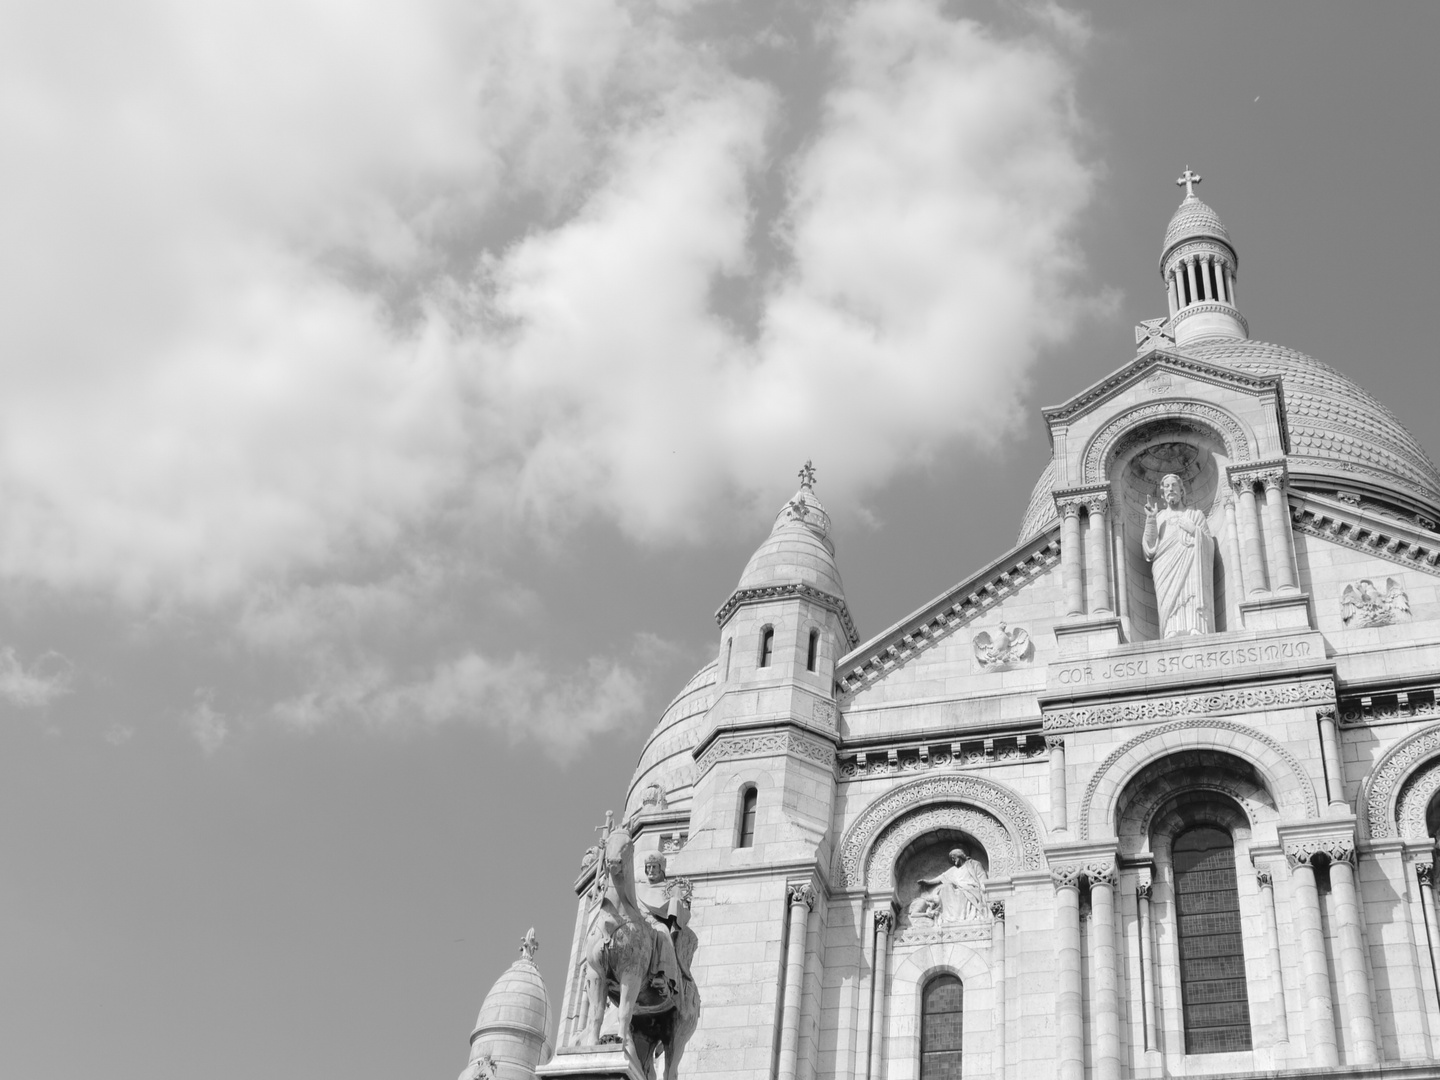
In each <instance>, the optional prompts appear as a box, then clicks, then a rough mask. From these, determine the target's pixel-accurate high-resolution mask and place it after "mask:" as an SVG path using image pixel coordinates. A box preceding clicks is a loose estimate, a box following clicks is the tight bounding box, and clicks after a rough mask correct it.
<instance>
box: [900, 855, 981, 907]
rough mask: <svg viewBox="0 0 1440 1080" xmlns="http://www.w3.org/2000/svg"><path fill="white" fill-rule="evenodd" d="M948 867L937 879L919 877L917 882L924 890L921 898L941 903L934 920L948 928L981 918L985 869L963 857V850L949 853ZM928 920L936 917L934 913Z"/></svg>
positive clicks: (966, 856) (970, 859) (967, 857)
mask: <svg viewBox="0 0 1440 1080" xmlns="http://www.w3.org/2000/svg"><path fill="white" fill-rule="evenodd" d="M950 864H951V865H950V867H949V868H948V869H947V870H945V872H944V873H942V874H940V875H939V876H938V877H933V878H922V879H921V880H920V881H919V882H918V883H917V884H919V886H920V888H921V889H922V890H926V892H924V893H923V895H924V896H934V897H935V898H936V899H937V900H939V901H940V913H939V916H938V919H937V921H938V922H940V923H941V924H944V925H949V924H951V923H962V922H973V921H974V920H976V919H982V918H984V917H985V871H984V869H983V868H982V867H981V866H980V864H979V863H977V862H975V860H974V859H972V858H970V856H968V855H966V854H965V850H964V849H963V848H955V849H953V850H952V851H951V852H950ZM912 906H913V905H912ZM930 917H931V918H932V919H936V918H937V917H936V916H935V915H934V914H931V916H930Z"/></svg>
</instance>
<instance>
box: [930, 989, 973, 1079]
mask: <svg viewBox="0 0 1440 1080" xmlns="http://www.w3.org/2000/svg"><path fill="white" fill-rule="evenodd" d="M963 999H964V990H963V988H962V987H961V985H960V980H959V979H957V978H956V977H955V976H954V975H937V976H936V977H935V978H933V979H931V980H930V981H929V982H928V983H926V984H925V991H924V993H923V994H922V996H921V1004H920V1080H960V1043H961V1035H962V1034H963V1032H964V1027H963V1023H962V1020H963V1016H962V1013H961V1003H962V1001H963Z"/></svg>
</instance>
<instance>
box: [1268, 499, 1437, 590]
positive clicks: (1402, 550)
mask: <svg viewBox="0 0 1440 1080" xmlns="http://www.w3.org/2000/svg"><path fill="white" fill-rule="evenodd" d="M1356 516H1357V518H1359V515H1356ZM1291 520H1292V521H1293V522H1294V525H1295V528H1296V529H1298V530H1299V531H1300V532H1303V533H1307V534H1308V535H1310V536H1319V537H1322V538H1323V539H1325V540H1327V541H1329V542H1330V543H1335V544H1341V545H1343V546H1345V547H1348V548H1353V549H1354V550H1356V551H1364V552H1366V553H1367V554H1375V555H1381V556H1383V557H1385V558H1387V559H1389V560H1390V561H1391V562H1394V563H1398V564H1399V565H1401V566H1404V567H1407V568H1410V569H1415V570H1423V571H1424V572H1425V573H1427V574H1440V547H1437V545H1436V544H1435V541H1434V539H1433V538H1431V537H1422V536H1421V535H1419V534H1416V535H1413V536H1393V535H1392V536H1391V537H1390V539H1391V541H1392V542H1393V543H1394V544H1395V547H1394V548H1393V549H1392V548H1391V545H1390V544H1384V545H1381V546H1378V547H1377V546H1375V545H1373V544H1372V543H1370V542H1369V541H1370V539H1372V538H1373V537H1374V536H1375V532H1374V531H1373V530H1372V529H1371V527H1370V525H1369V524H1368V522H1366V521H1365V519H1363V518H1362V519H1360V520H1357V521H1348V520H1344V519H1343V518H1341V517H1340V516H1339V514H1338V513H1337V512H1332V511H1330V510H1329V509H1328V508H1322V507H1320V506H1318V505H1316V504H1306V505H1302V506H1300V507H1297V508H1296V509H1295V511H1294V513H1293V514H1292V515H1291ZM1377 527H1378V523H1377ZM1386 531H1387V530H1384V529H1382V535H1384V534H1385V533H1386ZM1397 531H1398V530H1397Z"/></svg>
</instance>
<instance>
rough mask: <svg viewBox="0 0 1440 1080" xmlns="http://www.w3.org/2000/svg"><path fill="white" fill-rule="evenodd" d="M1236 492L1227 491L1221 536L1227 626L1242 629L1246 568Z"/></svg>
mask: <svg viewBox="0 0 1440 1080" xmlns="http://www.w3.org/2000/svg"><path fill="white" fill-rule="evenodd" d="M1235 515H1236V507H1235V494H1234V493H1233V492H1226V493H1225V521H1224V525H1223V530H1224V531H1223V533H1222V535H1221V537H1220V551H1221V557H1222V558H1223V559H1224V561H1225V628H1226V629H1227V630H1238V629H1240V601H1241V600H1243V599H1245V577H1244V573H1245V571H1244V569H1243V568H1242V566H1241V561H1240V528H1239V526H1238V525H1237V524H1236V523H1235Z"/></svg>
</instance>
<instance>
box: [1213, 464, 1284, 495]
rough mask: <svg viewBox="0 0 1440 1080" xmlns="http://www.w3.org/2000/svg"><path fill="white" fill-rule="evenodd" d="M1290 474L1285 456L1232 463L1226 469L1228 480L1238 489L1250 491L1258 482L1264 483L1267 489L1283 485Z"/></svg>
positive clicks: (1270, 489)
mask: <svg viewBox="0 0 1440 1080" xmlns="http://www.w3.org/2000/svg"><path fill="white" fill-rule="evenodd" d="M1288 476H1289V472H1288V469H1287V467H1286V464H1285V459H1284V458H1271V459H1270V460H1268V461H1247V462H1245V463H1243V464H1240V465H1231V466H1229V467H1228V468H1227V469H1226V470H1225V478H1226V480H1228V481H1229V482H1230V486H1231V487H1233V488H1234V489H1235V490H1236V491H1248V490H1249V489H1250V488H1251V487H1253V486H1254V485H1255V484H1256V483H1261V484H1264V485H1265V490H1266V491H1273V490H1275V489H1278V488H1281V487H1283V486H1284V484H1285V481H1286V479H1287V478H1288Z"/></svg>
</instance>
